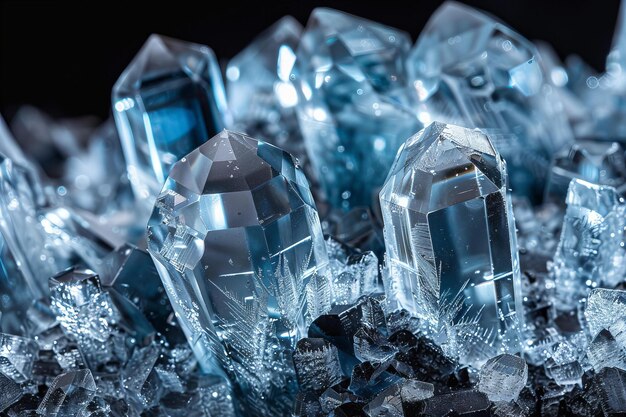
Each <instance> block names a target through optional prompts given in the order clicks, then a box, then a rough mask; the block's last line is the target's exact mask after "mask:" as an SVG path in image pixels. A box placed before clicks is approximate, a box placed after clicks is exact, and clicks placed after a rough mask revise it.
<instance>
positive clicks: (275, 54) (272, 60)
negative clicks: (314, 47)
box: [226, 16, 303, 157]
mask: <svg viewBox="0 0 626 417" xmlns="http://www.w3.org/2000/svg"><path fill="white" fill-rule="evenodd" d="M301 33H302V26H301V25H300V23H298V21H297V20H295V19H294V18H293V17H291V16H285V17H283V18H282V19H280V20H279V21H278V22H276V23H275V24H273V25H272V26H271V27H270V28H269V29H267V30H266V31H265V32H263V33H261V34H260V35H258V36H257V38H256V39H255V40H254V41H253V42H252V43H250V44H249V45H248V46H247V47H246V48H245V49H244V50H243V51H241V52H240V53H239V54H237V55H236V56H235V57H234V58H233V59H231V60H230V61H229V62H228V68H227V69H226V81H227V84H226V91H227V97H228V107H229V109H230V111H231V112H232V115H233V119H234V123H235V126H236V127H237V129H238V130H241V131H244V132H246V133H247V134H249V135H251V136H254V137H259V138H261V139H263V140H265V141H267V142H270V143H272V144H273V145H276V146H279V147H281V148H283V149H285V150H286V151H288V152H290V153H292V154H293V155H295V156H298V157H301V156H302V151H303V149H302V138H301V137H300V133H299V130H298V121H297V119H296V113H295V108H296V104H298V93H297V92H296V89H295V87H294V86H293V84H292V83H291V81H290V80H289V76H290V75H291V71H292V69H293V64H294V62H295V60H296V54H295V50H296V47H297V46H298V42H299V41H300V34H301Z"/></svg>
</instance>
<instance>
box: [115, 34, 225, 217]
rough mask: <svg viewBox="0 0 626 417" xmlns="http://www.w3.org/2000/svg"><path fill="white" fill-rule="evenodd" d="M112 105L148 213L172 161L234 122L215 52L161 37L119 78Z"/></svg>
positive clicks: (131, 174)
mask: <svg viewBox="0 0 626 417" xmlns="http://www.w3.org/2000/svg"><path fill="white" fill-rule="evenodd" d="M112 104H113V115H114V116H115V122H116V124H117V129H118V132H119V135H120V140H121V141H122V149H123V151H124V157H125V159H126V165H127V170H128V176H129V179H130V181H131V184H132V187H133V191H134V193H135V197H136V198H137V199H138V200H139V202H140V204H141V207H142V208H144V209H145V210H146V211H148V213H149V210H150V209H151V208H152V205H153V204H154V200H155V199H156V197H157V195H158V194H159V191H160V190H161V188H162V186H163V183H164V182H165V179H166V178H167V175H168V173H169V171H170V169H171V167H172V165H173V164H174V163H175V162H176V161H178V160H179V159H180V158H182V157H183V156H185V155H187V154H188V153H189V152H191V151H192V150H194V149H195V148H196V147H198V146H199V145H201V144H202V143H204V142H205V141H206V140H207V139H208V138H210V137H211V136H213V135H214V134H216V133H217V132H219V131H220V130H221V129H223V128H224V127H226V126H227V124H229V123H227V122H226V121H227V120H228V115H227V112H226V108H227V106H226V97H225V93H224V85H223V82H222V76H221V72H220V68H219V65H218V64H217V61H216V59H215V56H214V55H213V52H212V51H211V50H210V49H209V48H208V47H207V46H204V45H197V44H193V43H188V42H183V41H180V40H176V39H171V38H167V37H164V36H159V35H151V36H150V37H149V38H148V40H147V41H146V43H145V44H144V45H143V47H142V48H141V50H140V51H139V53H138V54H137V55H136V57H135V58H134V60H133V61H132V62H131V63H130V64H129V66H128V67H127V68H126V70H125V71H124V72H123V73H122V75H121V76H120V78H119V79H118V80H117V82H116V83H115V86H114V87H113V93H112Z"/></svg>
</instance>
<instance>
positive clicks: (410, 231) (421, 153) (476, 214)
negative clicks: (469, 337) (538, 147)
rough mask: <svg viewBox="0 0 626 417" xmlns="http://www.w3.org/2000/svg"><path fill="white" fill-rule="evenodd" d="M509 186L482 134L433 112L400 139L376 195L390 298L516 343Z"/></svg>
mask: <svg viewBox="0 0 626 417" xmlns="http://www.w3.org/2000/svg"><path fill="white" fill-rule="evenodd" d="M506 187H507V177H506V170H505V163H504V161H503V160H502V158H501V157H500V155H499V154H498V153H497V151H496V150H495V149H494V148H493V146H492V144H491V142H490V140H489V138H488V137H487V136H486V135H485V134H483V133H482V132H480V131H478V130H469V129H464V128H461V127H457V126H453V125H446V124H442V123H437V122H434V123H432V124H431V125H430V126H428V127H427V128H425V129H424V130H422V131H420V132H419V133H418V134H416V135H415V136H413V137H411V138H409V139H408V140H407V141H406V143H405V144H404V145H403V146H402V148H401V149H400V151H399V152H398V156H397V158H396V161H395V162H394V165H393V167H392V168H391V171H390V172H389V176H388V177H387V181H386V182H385V185H384V187H383V189H382V191H381V193H380V202H381V207H382V211H383V219H384V222H385V244H386V247H387V254H386V256H387V263H388V265H387V267H388V269H389V273H388V274H387V275H386V279H385V280H386V282H385V287H386V291H387V294H388V298H389V300H390V301H391V302H393V303H394V305H395V306H397V307H400V308H404V309H406V310H408V311H410V312H412V313H413V314H414V315H417V316H418V317H420V318H421V319H423V320H425V321H428V322H432V323H433V324H435V325H437V324H439V325H441V324H443V323H442V322H445V321H447V320H450V321H451V322H452V323H453V324H454V325H455V326H457V327H456V329H457V330H459V331H467V328H468V326H470V327H471V328H472V330H471V333H472V334H474V335H477V338H478V339H479V340H481V341H482V343H488V344H489V345H491V346H494V347H496V348H498V349H504V350H506V349H510V350H511V351H512V352H515V351H518V350H519V340H518V339H517V335H516V333H517V330H516V327H517V326H518V320H519V319H520V317H519V316H518V314H521V311H522V310H521V305H520V303H521V288H520V276H519V265H518V254H517V243H516V240H515V228H514V225H513V214H512V211H511V206H510V200H509V196H508V195H507V188H506ZM438 321H439V323H437V322H438ZM464 329H465V330H464ZM461 345H463V344H461ZM488 358H489V357H486V358H482V359H483V360H486V359H488ZM474 359H478V358H473V359H472V358H469V360H470V361H471V360H474Z"/></svg>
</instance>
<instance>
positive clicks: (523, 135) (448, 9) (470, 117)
mask: <svg viewBox="0 0 626 417" xmlns="http://www.w3.org/2000/svg"><path fill="white" fill-rule="evenodd" d="M538 60H539V56H538V54H537V51H536V49H535V47H534V46H533V45H532V44H531V43H530V42H529V41H527V40H526V39H524V38H523V37H522V36H521V35H519V34H517V33H515V32H514V31H513V30H511V29H510V28H508V27H506V26H505V25H503V24H502V23H500V22H498V21H497V20H495V19H493V18H492V17H490V16H487V15H485V14H483V13H481V12H479V11H477V10H474V9H472V8H470V7H468V6H465V5H462V4H459V3H455V2H446V3H445V4H444V5H443V6H441V7H440V8H439V9H438V10H437V11H436V12H435V13H434V14H433V16H432V17H431V18H430V20H429V21H428V23H427V25H426V27H425V28H424V30H423V31H422V33H421V35H420V37H419V39H418V41H417V43H416V44H415V46H414V48H413V50H412V51H411V53H410V56H409V58H408V61H407V67H408V71H409V78H410V80H409V82H410V83H411V84H412V85H413V87H414V88H415V91H416V93H417V96H418V98H419V100H420V106H419V111H420V112H423V114H425V115H427V118H428V120H440V121H446V122H450V123H458V124H460V125H463V126H468V127H479V128H481V129H483V130H484V131H486V132H488V133H489V135H490V138H491V139H492V140H493V142H494V146H495V147H496V149H498V151H499V152H500V153H501V155H502V156H503V157H504V158H505V159H506V161H507V166H508V169H509V178H510V181H511V186H512V188H513V192H515V193H519V194H526V195H531V196H533V197H540V195H539V196H537V195H532V194H533V192H534V190H535V188H533V186H537V185H539V184H543V183H542V181H543V178H544V177H545V175H546V174H547V171H548V166H549V160H550V155H551V153H552V152H554V151H555V150H558V149H560V148H561V147H562V146H563V145H564V144H565V143H566V142H567V141H569V138H570V132H569V128H568V127H567V124H566V120H565V117H564V116H563V115H562V112H559V109H557V108H554V104H551V102H550V100H549V99H550V94H549V93H550V91H551V90H550V88H542V87H543V86H544V83H545V81H544V80H545V77H544V74H543V73H542V70H541V67H540V64H539V61H538ZM424 122H426V120H424Z"/></svg>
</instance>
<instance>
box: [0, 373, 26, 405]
mask: <svg viewBox="0 0 626 417" xmlns="http://www.w3.org/2000/svg"><path fill="white" fill-rule="evenodd" d="M21 396H22V387H21V386H20V384H18V383H17V382H15V381H14V380H12V379H11V378H9V377H7V376H6V375H4V374H3V373H1V372H0V412H2V411H4V410H5V409H6V408H7V407H9V406H10V405H11V404H13V403H14V402H15V401H17V400H19V398H20V397H21Z"/></svg>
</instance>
